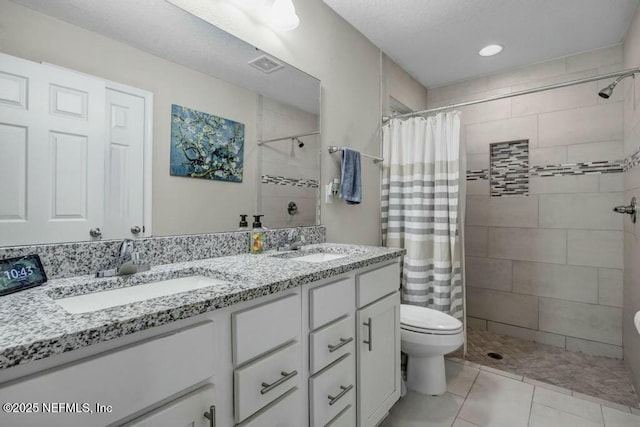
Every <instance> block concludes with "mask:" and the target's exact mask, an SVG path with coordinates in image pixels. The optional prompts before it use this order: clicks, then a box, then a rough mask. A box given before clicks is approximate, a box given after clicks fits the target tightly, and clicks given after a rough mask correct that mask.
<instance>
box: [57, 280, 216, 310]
mask: <svg viewBox="0 0 640 427" xmlns="http://www.w3.org/2000/svg"><path fill="white" fill-rule="evenodd" d="M226 283H227V282H225V281H223V280H219V279H211V278H209V277H204V276H189V277H181V278H178V279H169V280H163V281H160V282H152V283H146V284H144V285H135V286H128V287H125V288H118V289H109V290H105V291H101V292H92V293H89V294H84V295H76V296H72V297H67V298H61V299H57V300H55V301H56V303H57V304H58V305H60V306H61V307H62V308H64V309H65V310H66V311H67V312H69V313H71V314H80V313H89V312H93V311H98V310H104V309H105V308H111V307H117V306H120V305H126V304H131V303H134V302H140V301H146V300H149V299H152V298H159V297H165V296H168V295H173V294H179V293H180V292H187V291H193V290H196V289H202V288H207V287H209V286H215V285H221V284H226Z"/></svg>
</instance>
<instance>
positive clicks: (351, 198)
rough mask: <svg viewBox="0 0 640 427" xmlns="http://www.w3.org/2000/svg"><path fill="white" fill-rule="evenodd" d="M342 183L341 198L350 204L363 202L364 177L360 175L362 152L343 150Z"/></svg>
mask: <svg viewBox="0 0 640 427" xmlns="http://www.w3.org/2000/svg"><path fill="white" fill-rule="evenodd" d="M341 181H342V183H341V184H340V197H342V198H343V199H344V200H345V201H346V202H347V203H348V204H350V205H357V204H359V203H360V202H361V201H362V177H361V173H360V152H359V151H356V150H352V149H350V148H343V149H342V180H341Z"/></svg>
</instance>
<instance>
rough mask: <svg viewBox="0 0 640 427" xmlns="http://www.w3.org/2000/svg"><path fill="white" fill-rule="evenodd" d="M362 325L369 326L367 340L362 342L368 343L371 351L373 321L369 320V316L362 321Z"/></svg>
mask: <svg viewBox="0 0 640 427" xmlns="http://www.w3.org/2000/svg"><path fill="white" fill-rule="evenodd" d="M363 325H364V326H366V327H368V328H369V340H365V341H363V342H364V343H365V344H369V351H373V322H372V321H371V317H369V320H367V321H366V322H364V323H363Z"/></svg>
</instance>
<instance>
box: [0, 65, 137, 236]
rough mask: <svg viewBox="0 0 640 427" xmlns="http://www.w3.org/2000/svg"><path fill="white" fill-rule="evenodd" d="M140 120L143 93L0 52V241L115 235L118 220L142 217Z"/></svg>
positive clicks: (128, 221) (132, 219)
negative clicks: (120, 89)
mask: <svg viewBox="0 0 640 427" xmlns="http://www.w3.org/2000/svg"><path fill="white" fill-rule="evenodd" d="M141 102H142V106H141V105H140V103H141ZM135 115H137V116H135ZM127 123H128V124H127ZM110 124H113V125H114V126H110ZM143 127H144V99H142V98H140V97H135V96H133V95H131V94H125V93H119V92H116V91H114V90H107V89H106V82H105V81H104V80H101V79H99V78H95V77H92V76H88V75H86V74H81V73H76V72H74V71H71V70H66V69H63V68H59V67H56V66H51V65H48V64H40V63H36V62H31V61H27V60H24V59H21V58H16V57H13V56H9V55H4V54H0V201H1V202H0V246H5V245H26V244H34V243H50V242H73V241H84V240H89V239H92V238H93V239H99V238H103V237H122V236H123V235H125V236H126V235H127V234H122V231H121V230H122V228H123V227H124V225H123V224H124V223H125V222H126V223H131V224H128V227H127V229H128V230H130V228H131V227H132V224H133V223H134V222H135V223H138V224H142V225H143V221H142V220H141V219H139V218H140V217H142V215H143V210H144V206H143V202H142V201H139V200H137V199H141V197H140V196H141V195H142V194H143V192H142V188H140V189H139V188H137V186H140V187H142V186H143V180H142V178H141V177H138V176H137V175H140V176H141V175H142V172H141V171H143V150H144V146H143V141H144V131H143ZM139 128H142V129H139ZM141 130H142V132H141ZM107 141H109V142H108V143H106V142H107ZM105 178H107V179H105ZM134 181H135V182H134ZM105 182H106V183H107V184H106V185H105ZM105 194H108V195H109V198H108V199H105ZM134 194H137V197H135V196H133V195H134ZM128 233H129V234H130V233H131V232H130V231H128Z"/></svg>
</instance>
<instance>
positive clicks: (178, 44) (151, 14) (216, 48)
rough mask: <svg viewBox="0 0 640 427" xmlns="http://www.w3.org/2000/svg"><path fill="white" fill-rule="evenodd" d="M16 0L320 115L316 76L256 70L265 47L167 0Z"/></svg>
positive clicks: (295, 71) (288, 70)
mask: <svg viewBox="0 0 640 427" xmlns="http://www.w3.org/2000/svg"><path fill="white" fill-rule="evenodd" d="M12 1H14V2H15V3H19V4H22V5H24V6H27V7H30V8H32V9H35V10H38V11H40V12H42V13H45V14H47V15H50V16H53V17H55V18H58V19H61V20H63V21H66V22H69V23H71V24H74V25H77V26H79V27H83V28H86V29H88V30H91V31H95V32H97V33H100V34H103V35H105V36H107V37H109V38H113V39H115V40H119V41H121V42H124V43H126V44H129V45H131V46H133V47H136V48H138V49H141V50H144V51H146V52H149V53H152V54H154V55H156V56H159V57H161V58H165V59H168V60H170V61H172V62H175V63H178V64H181V65H184V66H186V67H189V68H192V69H194V70H197V71H200V72H202V73H205V74H208V75H211V76H214V77H218V78H220V79H222V80H225V81H228V82H231V83H234V84H236V85H238V86H242V87H245V88H248V89H250V90H253V91H255V92H258V93H261V94H263V95H265V96H268V97H270V98H273V99H277V100H279V101H282V102H285V103H287V104H290V105H294V106H296V107H299V108H301V109H303V110H305V111H309V112H311V113H314V114H319V110H320V82H319V81H318V80H317V79H315V78H313V77H311V76H309V75H308V74H305V73H303V72H302V71H300V70H298V69H296V68H294V67H291V66H289V65H286V64H285V65H286V66H285V68H283V69H281V70H279V71H276V72H273V73H271V74H265V73H263V72H261V71H258V70H256V69H255V68H253V67H251V66H249V65H248V64H247V63H248V62H249V61H250V60H252V59H255V58H257V57H258V56H261V55H264V53H263V52H260V51H258V50H257V49H256V48H255V47H253V46H251V45H249V44H247V43H245V42H244V41H242V40H239V39H237V38H236V37H234V36H232V35H230V34H228V33H226V32H224V31H222V30H221V29H219V28H217V27H215V26H213V25H211V24H209V23H207V22H205V21H203V20H201V19H199V18H197V17H195V16H193V15H191V14H189V13H187V12H185V11H184V10H182V9H180V8H178V7H176V6H174V5H172V4H170V3H168V2H166V1H164V0H135V1H131V0H55V1H53V0H12ZM208 96H211V95H208Z"/></svg>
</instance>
